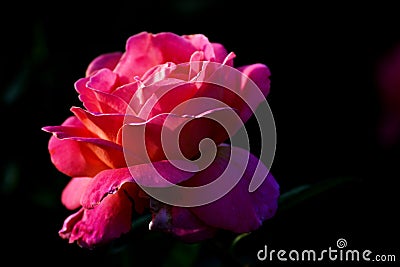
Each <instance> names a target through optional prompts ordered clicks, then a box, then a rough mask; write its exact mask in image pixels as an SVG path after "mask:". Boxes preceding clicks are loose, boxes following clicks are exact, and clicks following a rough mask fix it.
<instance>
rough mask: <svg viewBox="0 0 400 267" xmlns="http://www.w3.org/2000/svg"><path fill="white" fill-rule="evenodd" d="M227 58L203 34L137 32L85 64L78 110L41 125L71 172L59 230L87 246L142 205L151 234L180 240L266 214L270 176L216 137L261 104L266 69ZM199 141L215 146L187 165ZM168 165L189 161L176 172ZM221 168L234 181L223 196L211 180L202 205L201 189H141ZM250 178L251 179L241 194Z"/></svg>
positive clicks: (120, 228)
mask: <svg viewBox="0 0 400 267" xmlns="http://www.w3.org/2000/svg"><path fill="white" fill-rule="evenodd" d="M234 57H235V54H234V53H228V52H227V51H226V49H225V48H224V46H223V45H221V44H218V43H211V42H209V40H208V39H207V37H205V36H204V35H202V34H194V35H183V36H179V35H176V34H174V33H170V32H162V33H157V34H151V33H147V32H142V33H139V34H136V35H133V36H131V37H130V38H129V39H128V40H127V43H126V50H125V51H124V52H113V53H108V54H103V55H100V56H98V57H97V58H95V59H94V60H93V61H92V62H91V63H90V64H89V66H88V68H87V70H86V75H85V77H84V78H81V79H79V80H78V81H77V82H76V83H75V89H76V91H77V92H78V94H79V99H80V100H81V102H82V104H83V107H72V108H71V112H72V114H71V116H70V117H69V118H67V119H66V120H65V121H64V122H63V123H62V124H61V125H59V126H47V127H43V130H45V131H47V132H50V133H52V136H51V138H50V140H49V143H48V149H49V153H50V157H51V161H52V163H53V164H54V165H55V167H56V168H57V169H58V170H59V171H60V172H62V173H64V174H65V175H67V176H69V177H71V180H70V181H69V183H68V184H67V185H66V187H65V189H64V190H63V192H62V196H61V201H62V203H63V204H64V205H65V207H66V208H67V209H69V210H71V211H73V212H74V213H73V214H72V215H70V216H69V217H68V218H67V219H66V220H65V221H64V224H63V226H62V228H61V230H60V231H59V235H60V236H61V237H62V238H64V239H67V240H69V242H70V243H73V242H77V244H78V245H80V246H82V247H86V248H94V247H96V246H98V245H102V244H106V243H108V242H110V241H112V240H114V239H116V238H118V237H120V236H121V235H122V234H126V233H128V232H129V231H130V229H131V224H132V221H133V220H135V216H137V215H138V214H141V213H143V212H145V211H148V212H151V213H152V221H151V222H150V225H149V228H150V230H158V231H164V232H166V233H169V234H172V235H174V236H176V237H177V238H179V239H182V240H183V241H187V242H197V241H200V240H203V239H206V238H210V237H212V236H213V235H214V234H215V233H216V232H217V231H218V230H219V229H222V230H227V231H232V232H235V233H244V232H249V231H253V230H256V229H258V228H259V227H260V226H261V225H262V223H263V222H264V221H265V220H267V219H269V218H271V217H273V216H274V214H275V212H276V209H277V199H278V196H279V186H278V184H277V182H276V181H275V179H274V177H273V176H272V175H271V173H270V172H269V171H268V169H267V167H266V166H265V165H264V164H263V163H262V162H261V161H260V160H259V159H258V158H257V157H256V156H254V155H253V154H251V153H250V152H248V151H247V150H246V149H243V148H239V147H234V146H233V145H232V146H231V145H228V144H226V143H224V142H226V141H227V139H229V138H230V137H232V135H233V134H234V133H236V132H237V131H238V129H239V128H240V126H243V123H245V122H246V121H247V120H248V119H249V118H250V117H251V116H252V115H253V111H254V109H255V108H257V106H259V104H260V103H261V102H262V101H264V99H265V97H266V96H267V94H268V92H269V88H270V80H269V76H270V72H269V69H268V68H267V66H265V65H263V64H260V63H257V64H252V65H247V66H242V67H239V68H235V67H233V66H234V64H233V60H234ZM235 73H240V74H241V75H239V76H238V75H235ZM206 81H207V82H206ZM251 84H253V85H255V86H256V87H257V89H258V91H256V90H252V89H251V88H254V86H253V87H252V86H250V85H251ZM228 87H229V88H228ZM232 88H233V89H232ZM196 100H199V101H196ZM210 100H213V101H210ZM218 120H220V121H218ZM221 121H222V123H221ZM165 136H166V137H165ZM175 139H176V140H177V141H176V142H174V140H175ZM204 140H208V141H210V140H212V142H213V144H214V152H215V153H214V157H213V158H212V159H211V160H209V161H208V164H203V163H204V162H203V163H201V162H199V161H198V160H199V159H201V158H202V157H203V156H204V155H206V154H207V153H205V150H202V142H203V141H204ZM203 145H204V144H203ZM174 160H176V162H175V161H174ZM179 162H186V164H187V166H189V165H190V166H189V167H188V168H187V169H185V168H180V167H179V166H177V165H176V163H179ZM192 163H193V164H192ZM243 163H245V165H243ZM239 165H243V166H244V167H243V168H239V167H238V166H239ZM229 166H233V167H230V171H229V172H227V173H228V176H227V175H225V176H226V177H228V182H229V178H230V177H232V179H233V178H235V177H234V176H235V175H236V176H238V175H239V176H238V177H237V178H238V179H236V180H235V184H234V186H233V187H232V188H230V189H231V190H226V192H222V193H223V194H222V193H221V190H222V189H220V188H219V187H217V188H214V189H213V190H214V191H213V190H211V191H210V192H213V193H212V194H214V193H215V194H216V195H218V196H216V197H215V198H214V199H213V200H212V201H211V200H210V199H209V198H208V197H209V196H210V195H212V194H208V193H207V194H198V195H195V194H190V193H188V194H186V193H183V194H182V195H180V193H177V194H175V195H171V196H172V199H174V198H175V200H176V201H183V202H184V201H189V202H188V203H191V204H188V205H178V204H176V203H177V202H174V201H175V200H173V201H172V202H164V201H162V200H160V199H159V198H157V197H155V196H154V195H152V194H151V193H149V191H147V190H146V188H156V189H157V188H158V189H160V188H161V189H165V188H169V187H171V185H172V186H175V185H176V186H182V187H185V188H198V187H201V186H204V185H207V184H210V183H212V182H214V181H217V179H218V178H219V177H220V176H222V175H223V173H224V170H226V169H228V167H229ZM255 175H257V177H258V179H261V180H262V183H260V184H259V186H258V188H257V190H255V191H253V192H249V186H250V183H251V180H252V178H253V176H254V177H255ZM232 183H233V182H232ZM224 190H225V189H224ZM180 192H181V191H180ZM182 192H183V191H182ZM185 192H186V191H185ZM206 198H207V199H208V200H204V199H206ZM196 200H199V201H200V202H201V201H202V200H204V201H203V202H204V204H203V205H199V204H198V203H200V202H196V203H197V204H194V202H193V201H196Z"/></svg>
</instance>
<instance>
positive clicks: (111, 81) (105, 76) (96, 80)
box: [86, 69, 118, 93]
mask: <svg viewBox="0 0 400 267" xmlns="http://www.w3.org/2000/svg"><path fill="white" fill-rule="evenodd" d="M117 83H118V76H117V75H116V74H115V73H114V72H112V71H111V70H109V69H100V70H98V71H97V72H96V73H95V74H93V75H92V76H91V77H90V79H89V81H88V83H87V84H86V86H87V87H89V88H92V89H94V90H98V91H103V92H107V93H110V92H112V91H113V90H114V89H115V87H116V85H117Z"/></svg>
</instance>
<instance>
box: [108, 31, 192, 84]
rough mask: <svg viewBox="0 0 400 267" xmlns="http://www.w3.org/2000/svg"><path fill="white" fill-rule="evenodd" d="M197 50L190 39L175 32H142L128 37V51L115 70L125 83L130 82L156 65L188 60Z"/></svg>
mask: <svg viewBox="0 0 400 267" xmlns="http://www.w3.org/2000/svg"><path fill="white" fill-rule="evenodd" d="M195 51H196V48H195V47H194V46H193V45H192V44H191V43H190V41H188V40H187V39H185V38H183V37H181V36H179V35H176V34H174V33H170V32H163V33H158V34H151V33H147V32H142V33H139V34H136V35H134V36H132V37H130V38H129V39H128V41H127V43H126V52H125V53H124V55H123V56H122V57H121V60H120V62H119V63H118V65H117V66H116V68H115V70H114V71H115V72H116V73H117V74H118V75H119V76H120V79H121V81H123V83H129V82H132V81H133V80H134V77H135V76H139V77H141V76H142V75H143V74H144V73H145V72H146V71H147V70H149V69H150V68H152V67H154V66H156V65H159V64H163V63H166V62H174V63H183V62H188V61H189V60H190V56H191V55H192V54H193V53H194V52H195Z"/></svg>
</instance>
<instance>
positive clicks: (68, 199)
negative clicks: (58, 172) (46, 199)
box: [61, 177, 92, 210]
mask: <svg viewBox="0 0 400 267" xmlns="http://www.w3.org/2000/svg"><path fill="white" fill-rule="evenodd" d="M91 180H92V178H88V177H79V178H72V179H71V180H70V181H69V183H68V184H67V186H66V187H65V188H64V190H63V192H62V194H61V202H62V203H63V204H64V206H65V207H66V208H67V209H70V210H74V209H77V208H79V207H80V206H81V196H82V194H83V192H84V191H85V190H86V187H87V186H88V184H89V183H90V181H91Z"/></svg>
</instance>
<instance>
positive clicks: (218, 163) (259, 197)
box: [183, 146, 279, 233]
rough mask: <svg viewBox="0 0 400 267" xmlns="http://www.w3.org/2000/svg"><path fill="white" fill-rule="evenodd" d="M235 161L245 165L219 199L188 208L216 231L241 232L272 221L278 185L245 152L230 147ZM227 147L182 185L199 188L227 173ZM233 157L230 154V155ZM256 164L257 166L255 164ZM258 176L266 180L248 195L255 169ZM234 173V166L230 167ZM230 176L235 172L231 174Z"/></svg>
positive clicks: (263, 168) (223, 147)
mask: <svg viewBox="0 0 400 267" xmlns="http://www.w3.org/2000/svg"><path fill="white" fill-rule="evenodd" d="M231 149H232V153H234V154H235V155H234V159H235V162H233V163H232V164H233V165H239V166H240V165H241V164H243V162H247V168H246V170H245V172H244V175H243V177H242V178H241V179H240V180H239V182H238V183H237V184H236V185H235V187H234V188H233V189H232V190H231V191H229V192H228V193H227V194H226V195H224V196H223V197H222V198H220V199H218V200H216V201H214V202H211V203H209V204H206V205H203V206H198V207H193V208H190V210H191V212H192V213H193V214H195V215H196V216H197V217H198V218H199V219H200V220H201V221H203V222H204V223H206V224H207V225H210V226H212V227H216V228H222V229H226V230H230V231H233V232H236V233H243V232H249V231H253V230H256V229H257V228H258V227H260V226H261V224H262V223H263V221H264V220H266V219H269V218H271V217H272V216H273V215H274V214H275V212H276V209H277V200H278V197H279V186H278V184H277V182H276V181H275V179H274V177H273V176H272V175H271V173H270V172H269V171H268V170H267V168H266V167H265V166H264V165H263V163H262V162H260V161H259V160H258V159H257V158H256V157H255V156H254V155H252V154H249V152H248V151H246V150H244V149H242V148H237V147H232V148H231ZM229 150H230V147H229V146H220V147H219V148H218V156H217V158H216V160H215V161H214V162H213V164H212V165H210V166H209V167H208V168H207V169H205V170H203V171H201V172H200V173H198V174H196V175H195V176H193V177H192V178H191V179H189V180H188V181H186V182H184V183H183V184H184V185H185V186H201V185H205V184H208V183H210V182H212V181H214V180H215V179H216V178H218V177H219V176H220V175H221V173H222V172H223V171H225V170H226V167H227V164H228V162H229V155H230V152H229ZM232 155H233V154H232ZM258 164H259V165H258ZM257 165H258V166H259V167H258V168H259V169H257V175H262V176H263V177H265V180H264V182H263V183H262V184H261V186H260V187H259V188H258V189H257V190H256V191H254V192H252V193H250V192H249V184H250V181H251V179H252V176H253V173H254V171H255V169H256V167H257ZM233 170H235V166H234V167H233ZM232 175H235V172H234V171H232Z"/></svg>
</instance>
